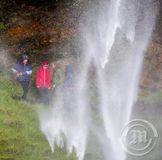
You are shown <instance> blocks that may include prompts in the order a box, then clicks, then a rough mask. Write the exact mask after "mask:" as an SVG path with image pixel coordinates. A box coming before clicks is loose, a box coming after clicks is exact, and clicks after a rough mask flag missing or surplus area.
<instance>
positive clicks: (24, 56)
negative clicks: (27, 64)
mask: <svg viewBox="0 0 162 160" xmlns="http://www.w3.org/2000/svg"><path fill="white" fill-rule="evenodd" d="M21 58H22V60H28V59H29V57H28V56H27V55H26V54H23V55H22V56H21Z"/></svg>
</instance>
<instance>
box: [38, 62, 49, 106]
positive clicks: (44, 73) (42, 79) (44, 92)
mask: <svg viewBox="0 0 162 160" xmlns="http://www.w3.org/2000/svg"><path fill="white" fill-rule="evenodd" d="M48 66H49V63H48V61H44V62H42V66H41V68H39V69H38V70H37V72H36V87H37V89H38V90H39V93H40V96H41V101H42V102H43V103H44V104H49V93H48V90H50V89H51V76H50V71H49V69H48Z"/></svg>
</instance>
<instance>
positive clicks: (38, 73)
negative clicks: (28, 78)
mask: <svg viewBox="0 0 162 160" xmlns="http://www.w3.org/2000/svg"><path fill="white" fill-rule="evenodd" d="M40 78H41V77H40V70H38V71H37V72H36V76H35V79H36V87H37V88H40Z"/></svg>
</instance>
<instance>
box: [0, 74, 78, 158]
mask: <svg viewBox="0 0 162 160" xmlns="http://www.w3.org/2000/svg"><path fill="white" fill-rule="evenodd" d="M21 92H22V91H21V88H20V87H19V86H18V85H17V84H16V82H11V79H10V77H9V76H6V75H3V74H0V160H75V159H76V158H75V154H72V155H68V154H67V153H66V150H65V149H64V150H61V149H59V148H57V149H56V151H55V153H52V152H51V150H50V147H49V145H48V142H47V141H46V139H45V137H44V135H43V134H42V133H41V131H40V129H39V123H38V118H37V113H36V110H37V108H38V107H39V106H38V104H31V103H28V102H23V101H18V100H14V99H12V98H11V96H12V95H21Z"/></svg>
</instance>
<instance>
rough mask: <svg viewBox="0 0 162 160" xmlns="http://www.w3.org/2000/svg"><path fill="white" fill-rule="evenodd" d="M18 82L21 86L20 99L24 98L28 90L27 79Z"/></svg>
mask: <svg viewBox="0 0 162 160" xmlns="http://www.w3.org/2000/svg"><path fill="white" fill-rule="evenodd" d="M20 83H21V86H22V89H23V95H22V99H23V100H26V98H27V94H28V90H29V81H23V82H20Z"/></svg>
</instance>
